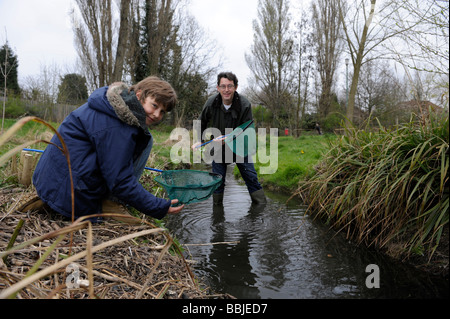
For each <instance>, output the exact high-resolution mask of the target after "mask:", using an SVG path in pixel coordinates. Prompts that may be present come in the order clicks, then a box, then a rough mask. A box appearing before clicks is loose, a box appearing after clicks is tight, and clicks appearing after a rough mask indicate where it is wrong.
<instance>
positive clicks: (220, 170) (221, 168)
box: [212, 158, 262, 194]
mask: <svg viewBox="0 0 450 319" xmlns="http://www.w3.org/2000/svg"><path fill="white" fill-rule="evenodd" d="M236 165H237V167H238V169H239V172H240V173H241V176H242V178H243V179H244V182H245V185H247V189H248V192H249V193H250V194H251V193H253V192H256V191H257V190H260V189H262V186H261V184H260V183H259V181H258V175H257V174H256V170H255V165H253V163H248V158H245V160H244V163H236ZM227 166H228V164H227V163H216V162H215V161H213V162H212V172H213V173H217V174H220V175H222V177H223V178H222V183H221V184H220V186H219V187H218V188H217V189H216V190H215V191H214V193H215V194H220V193H223V192H224V191H225V176H226V175H227Z"/></svg>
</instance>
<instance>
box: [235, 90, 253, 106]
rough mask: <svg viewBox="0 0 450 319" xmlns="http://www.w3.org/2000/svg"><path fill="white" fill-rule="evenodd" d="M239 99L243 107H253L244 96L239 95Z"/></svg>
mask: <svg viewBox="0 0 450 319" xmlns="http://www.w3.org/2000/svg"><path fill="white" fill-rule="evenodd" d="M238 98H239V100H240V102H241V105H242V106H243V107H251V105H252V104H251V103H250V101H249V99H247V98H246V97H245V96H244V95H242V94H239V93H238Z"/></svg>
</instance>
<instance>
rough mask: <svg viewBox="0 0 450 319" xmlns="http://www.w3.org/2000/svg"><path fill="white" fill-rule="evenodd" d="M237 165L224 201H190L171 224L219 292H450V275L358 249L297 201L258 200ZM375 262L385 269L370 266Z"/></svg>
mask: <svg viewBox="0 0 450 319" xmlns="http://www.w3.org/2000/svg"><path fill="white" fill-rule="evenodd" d="M231 171H232V166H230V167H229V169H228V176H227V185H226V188H225V196H224V205H223V207H214V206H213V204H212V198H210V199H208V200H206V201H203V202H200V203H195V204H190V205H187V206H186V207H185V208H184V210H183V211H182V213H181V214H178V215H172V216H170V217H169V220H168V222H167V225H166V226H167V228H168V229H169V230H170V231H171V233H172V234H173V235H174V236H175V237H176V238H178V240H179V241H180V243H182V244H184V245H186V250H185V255H186V258H188V259H192V260H193V261H195V264H194V266H193V268H194V272H195V273H196V275H197V276H198V277H200V278H201V279H202V281H203V282H205V283H206V284H208V285H209V286H210V287H211V289H212V290H213V291H215V292H217V293H228V294H231V295H233V296H235V297H237V298H246V299H247V298H263V299H267V298H276V299H279V298H285V299H293V298H303V299H317V298H318V299H321V298H327V299H329V298H333V299H335V298H337V299H349V298H448V288H449V284H448V281H444V280H443V279H442V278H434V277H430V276H428V275H427V274H424V273H423V272H421V271H417V270H416V269H414V268H412V267H408V266H406V265H403V264H400V263H397V262H395V261H392V260H390V259H389V258H386V257H384V256H382V255H380V254H377V253H375V252H373V251H371V250H369V249H365V248H362V247H356V246H355V245H353V244H351V243H349V242H348V241H346V240H345V239H344V238H343V236H342V235H340V234H336V233H335V232H333V231H330V230H328V228H326V227H325V226H324V225H322V224H321V223H319V222H317V221H313V220H312V219H311V218H310V217H308V216H306V215H305V208H304V206H302V205H301V203H300V202H298V201H296V202H294V201H290V202H289V203H288V204H286V200H287V197H286V196H282V195H277V194H272V193H268V192H266V195H267V197H268V203H267V205H265V206H264V207H254V206H252V205H251V200H250V196H249V195H248V192H247V188H246V186H245V185H244V184H240V183H238V181H237V180H236V179H234V178H233V176H232V175H231ZM371 264H372V265H376V267H377V269H378V270H379V272H376V271H373V270H370V269H368V270H367V272H366V267H367V266H368V265H371ZM366 279H367V281H368V283H369V286H370V285H371V283H379V288H376V287H375V288H369V287H368V286H367V285H366Z"/></svg>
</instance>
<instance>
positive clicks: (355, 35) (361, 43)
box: [339, 0, 419, 125]
mask: <svg viewBox="0 0 450 319" xmlns="http://www.w3.org/2000/svg"><path fill="white" fill-rule="evenodd" d="M376 5H377V0H370V3H369V0H354V2H353V4H348V5H346V4H344V2H343V1H341V0H340V1H339V16H340V21H341V23H342V26H343V29H344V38H345V42H346V44H347V48H348V51H349V54H350V59H351V62H352V65H353V75H352V80H351V86H350V92H349V97H348V105H347V121H348V122H347V125H351V123H352V122H353V114H354V107H355V96H356V92H357V87H358V81H359V75H360V71H361V66H362V65H363V63H366V62H368V61H370V60H372V59H380V58H389V59H392V58H393V56H392V55H389V52H388V51H386V50H385V48H384V47H383V45H382V44H383V43H386V42H388V40H390V39H394V38H396V37H399V36H400V35H401V34H403V33H405V32H407V31H409V30H412V29H413V28H414V27H415V26H417V25H418V23H419V22H418V21H416V22H415V23H414V24H411V25H409V26H407V27H406V28H404V27H403V26H401V25H399V24H397V23H396V21H395V19H393V18H394V17H395V16H396V15H397V14H398V11H399V10H400V9H401V7H400V6H399V2H398V1H396V0H386V1H381V2H380V3H379V6H376ZM350 9H352V10H350ZM374 19H376V21H375V22H376V23H373V21H374ZM389 44H390V45H393V44H392V43H391V42H389ZM369 53H370V55H369ZM369 57H370V58H369Z"/></svg>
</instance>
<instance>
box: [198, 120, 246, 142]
mask: <svg viewBox="0 0 450 319" xmlns="http://www.w3.org/2000/svg"><path fill="white" fill-rule="evenodd" d="M252 124H253V120H251V121H250V122H249V123H248V124H247V125H246V126H245V127H244V128H243V129H242V131H241V132H240V133H239V134H237V135H233V141H234V140H235V139H236V137H238V136H239V135H241V134H242V133H243V132H244V131H245V130H246V129H247V128H248V127H249V126H250V125H252ZM230 135H231V133H230V134H226V135H221V136H219V137H216V138H213V139H212V140H209V141H208V142H205V143H203V144H200V145H198V146H196V147H195V148H199V147H202V146H204V145H206V144H209V143H211V142H212V141H214V140H216V139H219V138H228V136H230Z"/></svg>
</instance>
